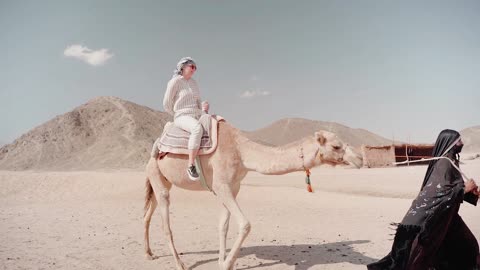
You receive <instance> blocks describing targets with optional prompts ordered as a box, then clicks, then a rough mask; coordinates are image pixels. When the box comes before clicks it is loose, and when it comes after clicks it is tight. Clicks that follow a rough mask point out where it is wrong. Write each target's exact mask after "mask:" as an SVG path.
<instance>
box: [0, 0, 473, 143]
mask: <svg viewBox="0 0 480 270" xmlns="http://www.w3.org/2000/svg"><path fill="white" fill-rule="evenodd" d="M184 56H191V57H193V58H194V59H195V61H196V62H197V65H198V70H197V72H196V74H195V76H194V77H195V79H196V80H197V81H198V83H199V86H200V91H201V96H202V99H204V100H208V101H209V103H210V111H211V112H212V113H215V114H219V115H222V116H224V117H225V118H226V119H227V120H228V121H229V122H231V123H232V124H233V125H234V126H236V127H238V128H240V129H242V130H255V129H258V128H262V127H265V126H267V125H269V124H271V123H273V122H275V121H277V120H280V119H282V118H286V117H299V118H306V119H311V120H320V121H332V122H337V123H340V124H343V125H346V126H349V127H352V128H363V129H367V130H369V131H371V132H374V133H376V134H378V135H381V136H383V137H385V138H388V139H395V140H402V141H410V142H422V143H423V142H426V143H431V142H434V140H435V138H436V136H437V135H438V133H439V132H440V131H441V130H442V129H445V128H451V129H456V130H461V129H464V128H467V127H471V126H476V125H480V106H479V105H480V1H476V0H471V1H464V0H459V1H442V0H439V1H409V0H407V1H370V0H366V1H358V0H342V1H333V0H332V1H321V0H319V1H316V0H315V1H282V0H275V1H267V0H264V1H253V0H246V1H200V0H199V1H193V0H192V1H133V0H132V1H108V0H102V1H90V0H87V1H68V0H66V1H60V0H59V1H49V0H45V1H26V0H20V1H15V0H12V1H5V0H0V123H1V128H0V143H1V142H3V143H8V142H12V141H13V140H14V139H16V138H18V137H19V136H20V135H22V134H24V133H26V132H28V131H29V130H31V129H32V128H34V127H36V126H38V125H41V124H42V123H45V122H46V121H48V120H50V119H52V118H53V117H55V116H57V115H61V114H64V113H66V112H69V111H71V110H73V109H74V108H75V107H77V106H80V105H81V104H84V103H86V102H87V101H88V100H90V99H92V98H94V97H98V96H116V97H119V98H122V99H126V100H129V101H132V102H135V103H138V104H140V105H145V106H148V107H151V108H153V109H156V110H162V111H163V106H162V100H163V95H164V93H165V89H166V85H167V82H168V80H169V79H170V78H171V76H172V71H173V69H174V68H175V65H176V63H177V62H178V60H179V59H180V58H181V57H184Z"/></svg>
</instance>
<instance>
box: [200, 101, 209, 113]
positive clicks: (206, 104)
mask: <svg viewBox="0 0 480 270" xmlns="http://www.w3.org/2000/svg"><path fill="white" fill-rule="evenodd" d="M209 109H210V104H208V101H203V102H202V111H204V112H206V113H208V110H209Z"/></svg>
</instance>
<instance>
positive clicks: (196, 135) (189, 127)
mask: <svg viewBox="0 0 480 270" xmlns="http://www.w3.org/2000/svg"><path fill="white" fill-rule="evenodd" d="M173 123H174V124H175V126H177V127H179V128H181V129H183V130H186V131H188V132H190V138H189V139H188V149H189V150H195V149H199V148H200V141H201V140H202V135H203V127H202V125H201V124H200V122H199V121H198V120H197V119H195V118H193V117H191V116H187V115H183V116H179V117H177V118H175V120H173Z"/></svg>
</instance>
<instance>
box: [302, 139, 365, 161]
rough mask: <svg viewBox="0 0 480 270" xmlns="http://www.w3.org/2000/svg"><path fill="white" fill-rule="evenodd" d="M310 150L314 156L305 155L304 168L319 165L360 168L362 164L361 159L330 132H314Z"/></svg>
mask: <svg viewBox="0 0 480 270" xmlns="http://www.w3.org/2000/svg"><path fill="white" fill-rule="evenodd" d="M311 150H313V151H314V154H310V155H307V154H305V166H306V167H308V168H311V167H314V166H317V165H320V164H330V165H333V166H336V165H352V166H355V167H357V168H360V167H361V166H362V163H363V161H362V157H361V156H360V155H359V154H357V153H355V151H354V150H353V149H352V148H351V147H350V146H349V145H347V144H345V143H343V142H342V141H341V140H340V139H339V138H338V137H337V135H335V134H334V133H332V132H328V131H324V130H320V131H317V132H315V135H314V144H313V149H311Z"/></svg>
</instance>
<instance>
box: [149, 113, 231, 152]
mask: <svg viewBox="0 0 480 270" xmlns="http://www.w3.org/2000/svg"><path fill="white" fill-rule="evenodd" d="M198 121H199V122H200V124H201V125H202V127H203V135H202V140H201V142H200V150H199V151H198V155H207V154H211V153H213V152H214V151H215V149H216V148H217V142H218V139H217V136H218V122H220V121H225V119H223V117H221V116H218V115H210V114H203V115H202V116H201V117H200V119H199V120H198ZM189 138H190V132H188V131H186V130H183V129H181V128H179V127H177V126H175V125H174V123H173V122H167V123H166V124H165V126H164V128H163V132H162V135H161V136H160V137H159V138H158V139H157V140H156V141H155V142H154V143H153V147H152V152H151V154H150V155H151V156H152V157H153V158H158V159H162V158H163V157H165V156H166V155H167V154H168V153H172V154H181V155H188V139H189Z"/></svg>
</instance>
